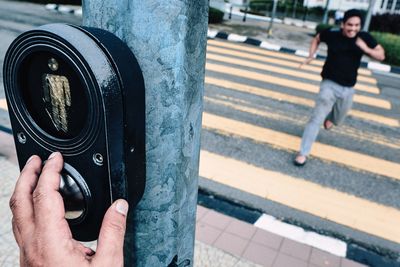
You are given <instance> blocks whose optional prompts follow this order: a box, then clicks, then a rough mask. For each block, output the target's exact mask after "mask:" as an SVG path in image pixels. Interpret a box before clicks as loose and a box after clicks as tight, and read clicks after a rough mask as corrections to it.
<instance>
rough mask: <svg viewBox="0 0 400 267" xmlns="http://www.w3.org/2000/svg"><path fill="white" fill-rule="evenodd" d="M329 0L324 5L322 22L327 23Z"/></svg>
mask: <svg viewBox="0 0 400 267" xmlns="http://www.w3.org/2000/svg"><path fill="white" fill-rule="evenodd" d="M330 2H331V1H330V0H327V1H326V5H325V11H324V18H323V19H322V23H324V24H327V23H328V13H329V4H330Z"/></svg>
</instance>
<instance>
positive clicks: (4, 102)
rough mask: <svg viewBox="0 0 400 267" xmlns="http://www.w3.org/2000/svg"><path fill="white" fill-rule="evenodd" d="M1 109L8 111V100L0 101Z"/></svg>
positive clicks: (2, 99)
mask: <svg viewBox="0 0 400 267" xmlns="http://www.w3.org/2000/svg"><path fill="white" fill-rule="evenodd" d="M0 109H5V110H8V108H7V102H6V100H5V99H4V98H1V99H0Z"/></svg>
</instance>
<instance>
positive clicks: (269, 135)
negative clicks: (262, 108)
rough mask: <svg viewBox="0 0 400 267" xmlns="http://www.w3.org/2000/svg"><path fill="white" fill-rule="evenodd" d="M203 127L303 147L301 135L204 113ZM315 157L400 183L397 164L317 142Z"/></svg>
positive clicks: (280, 144)
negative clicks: (399, 181)
mask: <svg viewBox="0 0 400 267" xmlns="http://www.w3.org/2000/svg"><path fill="white" fill-rule="evenodd" d="M203 126H204V127H206V128H210V129H215V130H217V131H219V132H223V133H227V134H234V135H237V136H241V137H244V138H249V139H252V140H254V141H256V142H261V143H266V144H270V145H273V146H277V147H281V148H283V149H288V150H293V151H297V150H298V149H299V147H300V141H301V138H299V137H297V136H293V135H289V134H286V133H281V132H278V131H274V130H271V129H267V128H263V127H259V126H255V125H251V124H248V123H245V122H239V121H235V120H232V119H227V118H224V117H221V116H216V115H213V114H210V113H206V112H205V113H204V114H203ZM311 155H313V156H315V157H318V158H321V159H324V160H328V161H331V162H336V163H339V164H343V165H346V166H349V167H353V168H356V169H359V170H364V171H368V172H371V173H375V174H378V175H383V176H387V177H391V178H394V179H398V180H400V164H398V163H395V162H391V161H387V160H384V159H378V158H374V157H371V156H368V155H364V154H361V153H357V152H353V151H348V150H345V149H342V148H337V147H334V146H330V145H326V144H322V143H318V142H316V143H314V145H313V150H312V152H311Z"/></svg>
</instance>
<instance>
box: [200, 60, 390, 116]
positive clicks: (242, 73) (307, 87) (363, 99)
mask: <svg viewBox="0 0 400 267" xmlns="http://www.w3.org/2000/svg"><path fill="white" fill-rule="evenodd" d="M206 69H207V70H209V71H214V72H218V73H223V74H228V75H234V76H237V77H242V78H245V79H252V80H256V81H261V82H265V83H272V84H276V85H280V86H283V87H289V88H292V89H295V90H301V91H305V92H309V93H314V94H316V93H318V92H319V87H318V86H317V85H313V84H309V83H304V82H298V81H293V80H289V79H284V78H279V77H275V76H272V75H267V74H263V73H257V72H254V71H247V70H243V69H239V68H233V67H227V66H224V65H218V64H213V63H209V62H207V63H206ZM353 101H354V102H357V103H360V104H364V105H369V106H373V107H377V108H382V109H390V108H391V104H390V102H389V101H386V100H384V99H378V98H376V97H369V96H363V95H354V98H353Z"/></svg>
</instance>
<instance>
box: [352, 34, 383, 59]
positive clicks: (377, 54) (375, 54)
mask: <svg viewBox="0 0 400 267" xmlns="http://www.w3.org/2000/svg"><path fill="white" fill-rule="evenodd" d="M356 45H358V47H359V48H360V49H361V50H362V51H363V52H364V53H365V54H367V55H368V56H370V57H372V58H373V59H376V60H379V61H382V60H384V59H385V49H383V47H382V46H381V45H379V44H378V45H377V46H375V47H374V48H370V47H369V46H368V45H367V44H366V43H365V42H364V40H363V39H361V38H360V37H357V40H356Z"/></svg>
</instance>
